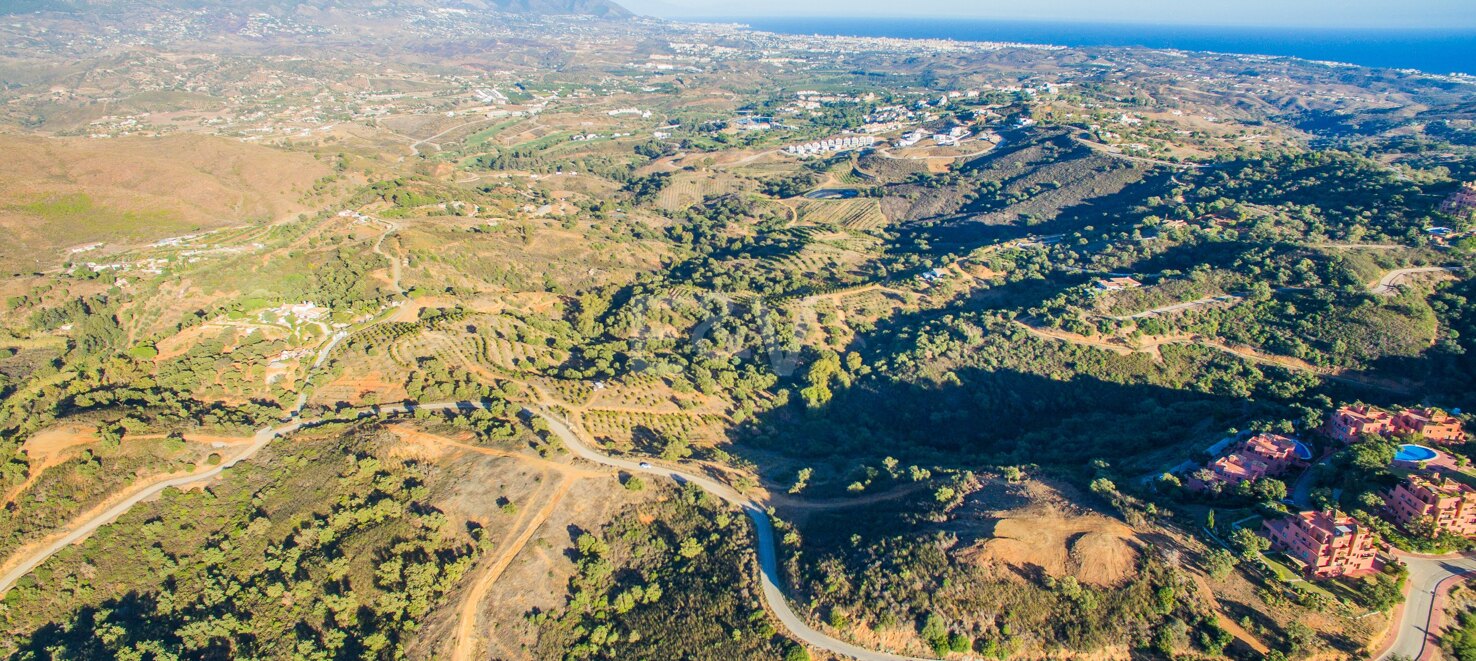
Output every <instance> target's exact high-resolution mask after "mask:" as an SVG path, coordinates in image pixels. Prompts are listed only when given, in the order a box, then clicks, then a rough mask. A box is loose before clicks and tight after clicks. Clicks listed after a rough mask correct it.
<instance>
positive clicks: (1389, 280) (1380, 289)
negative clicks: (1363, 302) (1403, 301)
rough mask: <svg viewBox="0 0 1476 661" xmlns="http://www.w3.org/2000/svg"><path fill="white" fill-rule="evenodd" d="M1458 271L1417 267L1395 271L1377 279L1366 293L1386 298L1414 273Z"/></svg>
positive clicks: (1455, 267)
mask: <svg viewBox="0 0 1476 661" xmlns="http://www.w3.org/2000/svg"><path fill="white" fill-rule="evenodd" d="M1459 270H1461V269H1460V267H1458V266H1419V267H1415V268H1408V269H1396V270H1393V271H1390V272H1388V273H1385V274H1384V277H1382V278H1379V281H1378V282H1375V283H1374V284H1372V285H1369V287H1368V291H1369V293H1371V294H1378V295H1380V296H1388V295H1391V294H1393V293H1394V292H1395V291H1396V289H1395V288H1396V287H1398V286H1399V285H1400V284H1402V283H1403V282H1404V280H1405V279H1406V278H1408V277H1409V276H1411V275H1414V274H1416V273H1455V272H1457V271H1459Z"/></svg>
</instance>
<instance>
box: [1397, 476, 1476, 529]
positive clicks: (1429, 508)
mask: <svg viewBox="0 0 1476 661" xmlns="http://www.w3.org/2000/svg"><path fill="white" fill-rule="evenodd" d="M1384 503H1385V505H1386V506H1387V507H1388V508H1389V518H1390V519H1391V520H1393V521H1394V523H1397V524H1399V525H1400V526H1401V527H1403V528H1405V529H1406V530H1408V529H1409V527H1410V524H1411V523H1414V522H1416V521H1418V520H1419V519H1421V518H1423V517H1429V520H1430V523H1431V524H1432V525H1433V526H1434V532H1435V533H1436V534H1437V535H1438V534H1440V533H1451V534H1453V535H1460V536H1462V537H1476V489H1472V488H1471V487H1470V486H1468V485H1465V484H1462V483H1460V482H1456V481H1455V480H1452V479H1450V478H1448V477H1447V478H1442V477H1440V475H1439V474H1438V473H1437V474H1434V475H1431V476H1429V477H1425V476H1423V475H1419V474H1414V475H1410V476H1409V477H1407V478H1405V480H1404V482H1402V483H1401V484H1399V485H1398V486H1396V487H1394V489H1393V490H1391V491H1390V492H1389V493H1388V494H1387V495H1386V496H1384Z"/></svg>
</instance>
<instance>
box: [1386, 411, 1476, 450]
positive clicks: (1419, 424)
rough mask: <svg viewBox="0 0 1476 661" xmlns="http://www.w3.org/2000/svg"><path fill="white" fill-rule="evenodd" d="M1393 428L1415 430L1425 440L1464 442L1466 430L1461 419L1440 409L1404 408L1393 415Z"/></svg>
mask: <svg viewBox="0 0 1476 661" xmlns="http://www.w3.org/2000/svg"><path fill="white" fill-rule="evenodd" d="M1394 428H1395V429H1398V430H1400V431H1409V432H1416V433H1418V434H1420V435H1421V436H1424V437H1425V440H1427V441H1434V442H1436V443H1464V442H1465V441H1466V431H1465V430H1464V429H1461V421H1460V420H1457V419H1456V418H1455V417H1453V416H1451V415H1449V414H1447V413H1446V412H1445V411H1442V410H1440V409H1405V410H1403V411H1400V412H1399V415H1396V416H1394Z"/></svg>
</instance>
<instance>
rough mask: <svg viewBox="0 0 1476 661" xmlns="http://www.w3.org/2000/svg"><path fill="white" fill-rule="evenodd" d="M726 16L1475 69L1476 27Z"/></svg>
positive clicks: (849, 28)
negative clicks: (1385, 27) (1286, 25)
mask: <svg viewBox="0 0 1476 661" xmlns="http://www.w3.org/2000/svg"><path fill="white" fill-rule="evenodd" d="M692 20H697V19H692ZM706 20H709V21H711V20H717V19H706ZM722 20H724V21H731V22H735V23H742V24H745V25H748V26H750V27H752V28H753V29H755V30H761V31H765V32H776V33H781V34H802V35H808V34H822V35H838V36H854V37H897V38H904V39H954V40H958V41H1007V42H1019V43H1031V44H1053V45H1057V46H1075V47H1091V46H1107V47H1143V48H1158V49H1175V50H1184V51H1206V52H1214V53H1232V54H1245V55H1270V56H1285V57H1296V58H1301V59H1305V60H1317V61H1330V62H1344V63H1349V64H1357V65H1361V66H1367V67H1378V68H1388V69H1418V70H1420V71H1424V72H1426V73H1433V74H1451V73H1464V74H1472V75H1476V29H1465V30H1442V29H1404V28H1400V29H1392V28H1391V29H1361V28H1360V29H1352V28H1348V29H1310V28H1279V27H1215V26H1182V25H1148V24H1142V25H1137V24H1126V23H1073V22H1057V21H998V20H972V19H927V18H799V17H759V18H755V17H745V18H729V19H722Z"/></svg>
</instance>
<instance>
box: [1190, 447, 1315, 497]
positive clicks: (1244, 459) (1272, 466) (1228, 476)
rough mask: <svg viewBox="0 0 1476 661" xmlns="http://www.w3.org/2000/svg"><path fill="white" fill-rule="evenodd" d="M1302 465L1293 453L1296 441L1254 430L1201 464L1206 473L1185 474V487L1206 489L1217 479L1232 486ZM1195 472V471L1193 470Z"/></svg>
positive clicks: (1281, 472)
mask: <svg viewBox="0 0 1476 661" xmlns="http://www.w3.org/2000/svg"><path fill="white" fill-rule="evenodd" d="M1302 465H1305V462H1303V461H1302V458H1301V457H1298V456H1297V442H1296V441H1295V440H1292V438H1291V437H1289V436H1282V435H1281V434H1256V435H1255V436H1252V437H1250V438H1248V439H1246V440H1245V441H1244V442H1242V443H1241V444H1240V445H1238V446H1236V448H1235V450H1234V451H1233V452H1231V453H1230V454H1227V455H1225V456H1223V457H1220V458H1219V459H1216V460H1214V461H1211V462H1210V463H1209V465H1207V466H1205V469H1207V470H1208V471H1209V472H1208V474H1200V475H1197V476H1191V477H1190V478H1189V488H1191V489H1195V490H1201V491H1202V490H1204V489H1208V488H1209V487H1210V485H1211V484H1214V483H1218V484H1223V485H1225V486H1227V487H1233V486H1236V485H1238V484H1240V483H1241V482H1249V481H1251V480H1259V479H1261V478H1265V477H1277V476H1280V475H1284V474H1285V473H1286V472H1287V471H1289V470H1291V469H1292V468H1296V467H1298V466H1302ZM1195 472H1196V473H1199V471H1195Z"/></svg>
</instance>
